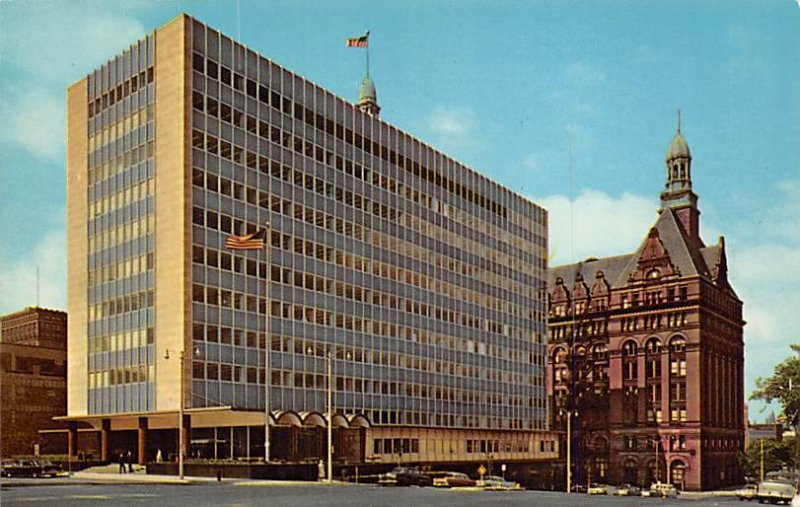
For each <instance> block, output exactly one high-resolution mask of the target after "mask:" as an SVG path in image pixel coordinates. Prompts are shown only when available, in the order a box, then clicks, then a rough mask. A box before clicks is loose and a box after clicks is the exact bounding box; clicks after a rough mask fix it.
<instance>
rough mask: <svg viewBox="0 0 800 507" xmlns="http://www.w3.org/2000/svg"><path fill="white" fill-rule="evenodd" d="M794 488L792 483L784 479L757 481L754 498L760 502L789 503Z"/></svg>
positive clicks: (794, 491)
mask: <svg viewBox="0 0 800 507" xmlns="http://www.w3.org/2000/svg"><path fill="white" fill-rule="evenodd" d="M795 493H797V491H796V490H795V487H794V484H792V483H790V482H786V481H779V480H774V481H773V480H770V481H762V482H759V483H758V489H757V490H756V499H757V500H758V501H759V502H761V503H764V502H769V503H785V504H786V505H789V503H790V502H791V501H792V499H793V498H794V495H795Z"/></svg>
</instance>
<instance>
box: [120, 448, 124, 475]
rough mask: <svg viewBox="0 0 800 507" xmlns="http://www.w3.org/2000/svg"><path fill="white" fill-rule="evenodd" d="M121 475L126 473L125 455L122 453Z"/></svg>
mask: <svg viewBox="0 0 800 507" xmlns="http://www.w3.org/2000/svg"><path fill="white" fill-rule="evenodd" d="M119 473H121V474H124V473H125V455H124V454H122V453H119Z"/></svg>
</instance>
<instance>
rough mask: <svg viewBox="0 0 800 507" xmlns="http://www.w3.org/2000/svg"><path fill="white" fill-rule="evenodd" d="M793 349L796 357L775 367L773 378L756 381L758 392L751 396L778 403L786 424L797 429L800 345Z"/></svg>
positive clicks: (799, 412)
mask: <svg viewBox="0 0 800 507" xmlns="http://www.w3.org/2000/svg"><path fill="white" fill-rule="evenodd" d="M791 348H792V351H793V352H794V355H792V356H789V357H788V358H786V359H784V360H783V362H782V363H780V364H778V365H777V366H775V373H774V374H773V375H772V376H771V377H767V378H762V377H759V378H757V379H756V390H755V391H753V392H752V393H751V394H750V399H751V400H763V401H765V402H767V403H771V402H772V401H778V403H780V404H781V407H782V408H783V415H784V416H786V422H787V423H789V424H790V425H791V426H795V427H796V426H797V425H798V423H800V344H794V345H791Z"/></svg>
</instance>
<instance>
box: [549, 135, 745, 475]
mask: <svg viewBox="0 0 800 507" xmlns="http://www.w3.org/2000/svg"><path fill="white" fill-rule="evenodd" d="M691 163H692V157H691V153H690V151H689V147H688V145H687V143H686V140H685V139H684V138H683V136H682V135H681V132H680V120H679V122H678V129H677V132H676V134H675V137H674V138H673V140H672V142H671V143H670V146H669V149H668V151H667V157H666V168H667V181H666V188H665V190H664V192H662V193H661V209H660V210H659V215H658V219H657V220H656V223H655V224H654V225H653V227H652V228H651V229H650V231H649V232H648V233H647V234H646V236H645V238H644V240H643V241H642V243H641V245H640V246H639V248H638V249H637V250H636V251H635V252H634V253H631V254H625V255H620V256H616V257H607V258H603V259H597V258H589V259H586V260H585V261H583V262H579V263H577V264H570V265H565V266H557V267H554V268H551V269H550V273H549V282H550V286H549V296H550V309H549V312H550V319H549V333H550V342H549V346H548V354H549V356H548V357H549V358H550V361H549V365H548V386H547V387H548V394H549V396H550V402H551V403H552V405H551V406H552V407H553V410H552V411H551V418H552V423H553V427H554V428H556V429H562V430H565V429H566V418H567V417H572V418H573V419H572V422H573V424H572V425H571V428H572V431H571V435H572V444H573V445H572V449H573V452H572V463H573V473H574V475H573V477H574V480H575V481H576V482H582V483H586V482H589V481H607V482H610V483H625V482H627V483H633V484H640V485H648V484H650V483H651V482H653V481H654V480H655V478H658V480H661V481H670V482H672V483H674V484H676V486H678V487H679V488H683V489H687V490H701V489H703V490H705V489H712V488H718V487H721V486H728V485H732V484H737V483H739V482H740V481H741V480H742V471H741V468H740V466H739V463H738V461H737V453H739V452H740V451H741V450H743V445H744V424H745V422H744V341H743V329H744V324H745V323H744V321H743V320H742V302H741V301H740V300H739V298H738V297H737V295H736V293H735V292H734V290H733V288H732V287H731V286H730V284H729V283H728V277H727V262H726V255H725V242H724V238H722V237H720V238H719V240H718V242H717V243H716V244H715V245H712V246H706V245H705V244H704V243H703V240H702V239H701V237H700V233H699V232H700V231H699V216H700V212H699V210H698V208H697V195H696V194H695V193H694V192H693V191H692V180H691ZM565 447H566V446H563V447H562V448H565Z"/></svg>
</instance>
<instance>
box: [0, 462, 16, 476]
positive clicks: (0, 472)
mask: <svg viewBox="0 0 800 507" xmlns="http://www.w3.org/2000/svg"><path fill="white" fill-rule="evenodd" d="M16 464H17V462H16V461H14V460H13V459H2V460H0V477H10V476H9V475H8V472H7V471H6V469H8V468H12V467H14V466H16Z"/></svg>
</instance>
